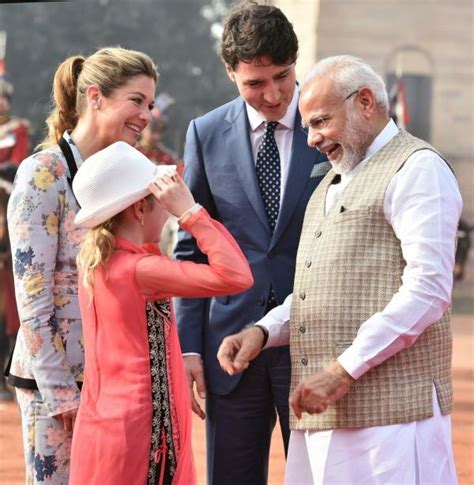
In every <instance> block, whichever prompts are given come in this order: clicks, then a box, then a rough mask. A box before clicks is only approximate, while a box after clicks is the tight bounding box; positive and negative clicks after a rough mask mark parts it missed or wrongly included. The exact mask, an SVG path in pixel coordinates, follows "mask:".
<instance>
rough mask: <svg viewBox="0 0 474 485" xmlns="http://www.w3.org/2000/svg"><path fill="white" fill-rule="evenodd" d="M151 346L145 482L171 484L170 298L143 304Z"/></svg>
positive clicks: (173, 455)
mask: <svg viewBox="0 0 474 485" xmlns="http://www.w3.org/2000/svg"><path fill="white" fill-rule="evenodd" d="M146 313H147V325H148V341H149V348H150V367H151V390H152V400H153V418H152V430H151V447H150V457H149V469H148V485H171V483H172V480H173V475H174V473H175V471H176V451H177V450H176V449H175V443H179V437H178V436H176V433H177V427H176V426H173V422H176V417H175V416H174V414H173V413H174V406H173V396H172V394H171V392H170V389H171V382H170V379H171V377H170V373H169V372H168V361H169V358H168V352H169V349H168V347H167V345H166V342H167V341H168V336H169V330H170V324H169V322H170V317H171V304H170V300H169V299H166V300H159V301H155V302H148V303H147V307H146Z"/></svg>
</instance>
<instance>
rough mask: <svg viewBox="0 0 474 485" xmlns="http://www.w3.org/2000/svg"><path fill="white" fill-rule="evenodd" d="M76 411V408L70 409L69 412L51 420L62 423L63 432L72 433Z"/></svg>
mask: <svg viewBox="0 0 474 485" xmlns="http://www.w3.org/2000/svg"><path fill="white" fill-rule="evenodd" d="M77 410H78V408H75V409H70V410H69V411H66V412H64V413H61V414H57V415H56V416H53V418H54V419H57V420H58V421H61V422H62V423H63V426H64V431H68V432H70V433H72V432H73V431H74V424H75V423H76V416H77Z"/></svg>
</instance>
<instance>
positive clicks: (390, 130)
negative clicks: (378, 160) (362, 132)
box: [341, 119, 399, 182]
mask: <svg viewBox="0 0 474 485" xmlns="http://www.w3.org/2000/svg"><path fill="white" fill-rule="evenodd" d="M398 132H399V129H398V127H397V125H396V124H395V123H394V121H393V120H392V119H390V120H389V121H388V123H387V124H386V125H385V127H384V129H383V130H382V131H381V132H380V133H379V134H378V135H377V136H376V137H375V139H374V141H373V142H372V143H371V144H370V145H369V148H367V151H366V153H365V157H364V159H363V160H362V161H361V162H360V163H358V164H357V165H356V166H355V167H354V168H353V169H352V170H351V171H349V172H347V173H343V174H342V175H341V180H342V181H344V180H345V181H346V182H348V181H349V180H351V179H352V178H354V176H355V175H356V174H357V173H358V172H359V170H360V169H361V168H362V167H363V166H364V165H365V164H366V163H367V161H368V160H369V158H370V157H371V156H372V155H374V154H375V153H377V152H378V151H379V150H380V149H381V148H382V147H383V146H384V145H386V144H387V143H388V142H389V141H390V140H391V139H392V138H393V137H394V136H395V135H397V133H398Z"/></svg>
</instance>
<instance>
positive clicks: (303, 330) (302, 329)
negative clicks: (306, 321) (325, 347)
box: [298, 325, 306, 333]
mask: <svg viewBox="0 0 474 485" xmlns="http://www.w3.org/2000/svg"><path fill="white" fill-rule="evenodd" d="M298 330H299V331H300V332H301V333H305V332H306V327H305V326H304V325H301V326H300V328H299V329H298Z"/></svg>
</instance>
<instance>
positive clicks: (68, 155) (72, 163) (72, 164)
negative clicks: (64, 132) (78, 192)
mask: <svg viewBox="0 0 474 485" xmlns="http://www.w3.org/2000/svg"><path fill="white" fill-rule="evenodd" d="M58 145H59V148H61V151H62V152H63V155H64V158H65V159H66V162H67V166H68V168H69V173H70V177H68V178H67V181H68V183H69V185H70V187H71V190H72V181H73V180H74V177H75V176H76V173H77V165H76V160H75V159H74V155H73V153H72V150H71V147H70V146H69V143H68V142H67V141H66V140H65V139H64V137H61V138H60V139H59V141H58ZM72 193H73V194H74V191H72ZM74 197H76V196H74ZM76 202H77V199H76ZM78 205H79V202H78ZM79 207H80V206H79Z"/></svg>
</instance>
